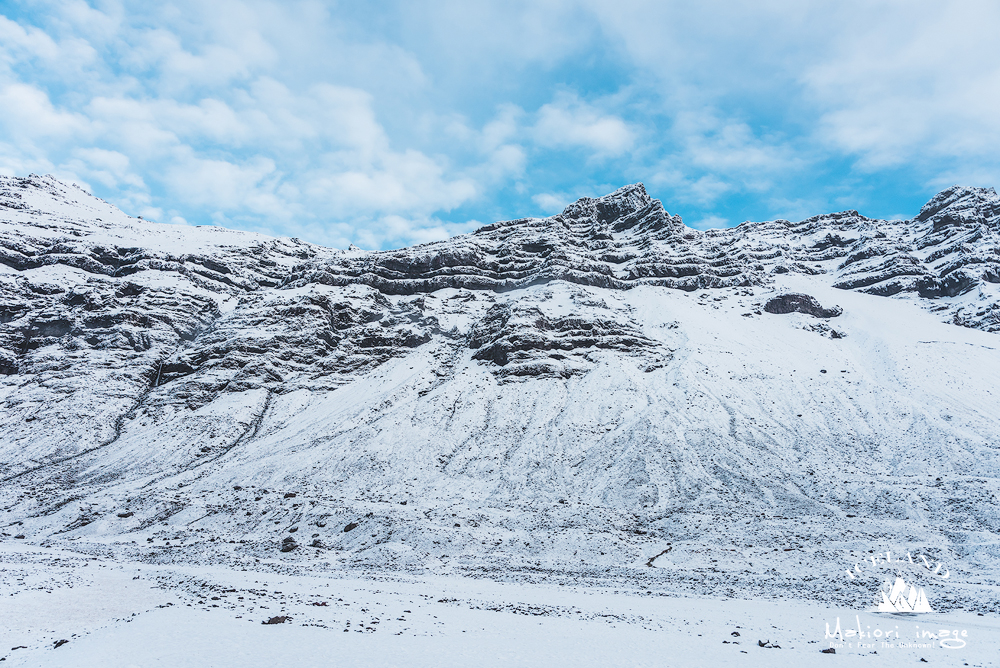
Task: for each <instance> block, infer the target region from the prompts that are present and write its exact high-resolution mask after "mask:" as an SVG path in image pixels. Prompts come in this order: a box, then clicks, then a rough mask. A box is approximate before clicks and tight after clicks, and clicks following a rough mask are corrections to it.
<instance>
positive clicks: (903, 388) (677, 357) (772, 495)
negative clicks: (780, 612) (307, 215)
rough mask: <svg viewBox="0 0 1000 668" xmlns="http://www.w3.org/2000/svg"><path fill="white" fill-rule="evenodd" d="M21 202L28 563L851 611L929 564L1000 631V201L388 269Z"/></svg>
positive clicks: (7, 454) (575, 222)
mask: <svg viewBox="0 0 1000 668" xmlns="http://www.w3.org/2000/svg"><path fill="white" fill-rule="evenodd" d="M0 205H2V206H3V207H6V208H0V291H2V295H3V301H2V305H0V307H2V312H0V322H2V324H0V368H2V372H3V375H0V401H2V411H0V429H2V431H0V434H2V436H0V501H2V506H0V508H2V510H3V513H4V514H3V515H2V518H3V524H4V525H6V528H5V529H4V530H3V532H4V534H5V536H4V540H6V541H14V540H18V541H24V542H25V543H28V544H35V545H40V546H57V547H59V546H62V547H65V546H71V547H72V549H74V550H77V551H83V552H90V553H94V554H101V555H105V556H108V557H113V558H116V559H127V560H136V561H143V562H147V563H178V564H182V563H185V564H206V563H219V564H228V565H235V566H237V567H247V566H253V565H255V564H258V563H268V564H276V565H277V564H286V565H288V566H289V567H296V568H299V567H310V568H316V569H334V570H336V569H342V568H362V569H366V570H371V569H374V570H376V571H388V570H392V571H400V570H404V571H408V572H412V573H417V574H426V573H472V574H485V575H488V576H489V577H492V578H495V579H518V580H525V579H528V580H531V579H545V578H557V579H558V578H570V579H572V581H573V582H581V581H586V582H593V583H601V582H607V581H611V582H617V581H621V580H623V579H625V580H628V581H631V582H643V583H646V585H647V586H670V587H675V588H682V589H685V590H688V591H695V592H699V593H707V594H712V593H718V592H724V593H727V594H729V595H741V596H747V597H749V596H778V595H790V596H801V597H808V598H817V597H820V598H823V599H824V600H827V601H837V602H840V603H844V604H848V603H849V604H858V603H864V604H867V603H868V602H869V599H870V591H869V590H868V589H865V588H862V587H858V586H856V585H855V584H852V583H851V582H848V581H846V580H845V579H844V577H843V572H844V570H845V568H847V567H849V566H850V565H851V564H853V563H855V562H856V561H858V560H859V559H860V558H862V557H863V556H864V555H867V554H869V553H870V552H879V551H883V550H887V549H888V550H893V551H894V552H895V553H900V552H902V553H905V552H906V551H908V550H910V551H923V553H925V554H928V555H930V556H931V557H933V558H934V559H936V560H940V561H942V562H943V563H947V564H948V566H949V568H950V569H951V572H952V580H951V582H952V583H954V589H953V591H951V593H950V596H951V599H950V602H948V601H944V602H939V603H938V605H941V606H944V607H946V608H947V607H948V606H952V607H965V608H967V609H983V610H986V609H992V610H996V609H997V606H998V605H1000V596H998V595H997V594H996V591H997V590H996V585H997V576H998V574H1000V550H998V533H1000V512H998V510H997V507H998V502H1000V477H998V471H1000V451H998V448H997V443H998V442H1000V419H998V417H997V413H998V410H997V409H998V406H1000V397H998V396H997V390H996V387H995V378H997V376H998V373H1000V340H998V338H997V334H996V333H995V331H996V330H997V329H998V328H1000V321H998V319H997V317H996V314H997V313H1000V311H998V310H997V304H998V301H1000V289H998V284H997V281H1000V269H998V267H1000V255H998V248H1000V198H998V197H997V195H996V193H995V192H993V191H991V190H982V189H970V188H953V189H950V190H948V191H945V192H943V193H942V194H940V195H939V196H937V197H935V198H934V199H933V200H932V201H931V202H929V203H928V204H927V205H926V206H925V207H924V208H923V209H922V211H921V212H920V214H919V215H918V216H917V217H916V218H914V219H913V220H909V221H879V220H871V219H867V218H864V217H863V216H861V215H860V214H858V213H857V212H853V211H850V212H844V213H839V214H831V215H826V216H819V217H815V218H811V219H808V220H806V221H801V222H798V223H791V222H788V221H773V222H765V223H746V224H744V225H742V226H740V227H738V228H734V229H731V230H713V231H708V232H699V231H696V230H692V229H690V228H687V227H685V226H684V225H683V223H682V221H681V220H680V218H679V217H677V216H670V215H669V214H667V213H666V211H664V209H663V206H662V205H661V203H660V202H659V201H657V200H654V199H651V198H649V196H648V195H647V194H646V192H645V189H644V188H643V187H642V186H641V185H636V186H628V187H626V188H623V189H620V190H619V191H616V192H615V193H612V194H611V195H608V196H606V197H603V198H598V199H585V200H581V201H579V202H577V203H575V204H573V205H571V206H570V207H568V208H567V209H566V211H565V212H563V213H562V214H560V215H558V216H554V217H552V218H546V219H525V220H519V221H511V222H505V223H496V224H494V225H490V226H487V227H485V228H483V229H481V230H479V231H477V232H476V233H474V234H471V235H466V236H463V237H456V238H454V239H450V240H448V241H444V242H439V243H435V244H426V245H423V246H418V247H414V248H410V249H402V250H397V251H387V252H371V253H367V252H363V251H357V250H353V249H352V250H350V251H335V250H329V249H324V248H320V247H316V246H312V245H309V244H305V243H302V242H299V241H297V240H294V239H272V238H268V237H264V236H261V235H255V234H249V233H242V232H233V231H228V230H222V229H219V228H189V227H178V226H169V225H159V224H156V223H151V222H147V221H141V220H138V219H133V218H129V217H127V216H125V215H124V214H122V213H121V212H120V211H117V210H116V209H114V208H113V207H111V206H110V205H108V204H107V203H104V202H101V201H100V200H96V199H94V198H92V197H90V196H89V195H87V194H85V193H83V192H82V191H79V190H78V189H75V188H73V187H72V186H66V185H64V184H61V183H59V182H58V181H56V180H54V179H52V178H51V177H30V178H27V179H11V178H6V177H0ZM790 294H801V295H808V296H809V297H811V298H812V299H809V298H806V297H789V296H788V295H790ZM834 307H839V308H834ZM15 535H23V536H24V538H23V539H15V538H14V536H15ZM283 550H284V551H283ZM657 555H659V556H657ZM275 567H277V566H275Z"/></svg>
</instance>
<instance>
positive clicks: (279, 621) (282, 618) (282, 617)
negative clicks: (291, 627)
mask: <svg viewBox="0 0 1000 668" xmlns="http://www.w3.org/2000/svg"><path fill="white" fill-rule="evenodd" d="M289 619H291V617H289V616H288V615H279V616H277V617H271V619H269V620H267V621H266V622H261V624H284V623H285V622H287V621H288V620H289Z"/></svg>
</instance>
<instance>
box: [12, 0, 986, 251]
mask: <svg viewBox="0 0 1000 668" xmlns="http://www.w3.org/2000/svg"><path fill="white" fill-rule="evenodd" d="M998 34H1000V3H997V2H995V0H987V1H983V2H977V1H976V0H962V1H959V2H945V1H940V2H924V1H921V0H906V1H899V2H895V1H892V2H879V1H878V0H865V1H863V2H855V1H853V0H839V1H837V2H801V0H791V1H785V0H755V1H754V2H735V1H729V2H713V1H711V0H702V1H701V2H697V3H693V2H688V1H684V2H674V1H671V0H655V1H645V0H579V1H576V2H571V1H568V0H566V1H564V0H531V1H530V2H520V1H518V0H504V1H503V2H491V1H489V0H476V1H475V2H471V1H469V0H457V1H452V0H438V1H436V2H424V1H422V0H404V1H400V2H393V1H390V0H386V1H378V0H368V1H365V2H357V1H354V2H342V3H341V2H333V1H322V2H320V1H302V2H298V1H295V0H283V1H281V2H269V1H266V0H259V1H243V0H214V1H213V2H203V1H200V0H199V1H195V0H192V1H190V2H189V1H187V0H177V1H173V2H138V1H136V2H130V1H124V2H123V1H120V0H109V1H104V0H90V1H89V2H85V1H83V0H5V1H4V2H3V4H2V5H0V173H4V174H10V175H27V174H29V173H32V172H34V173H52V174H55V175H56V176H59V177H61V178H64V179H67V180H72V181H75V182H77V183H79V184H81V185H83V186H85V187H86V188H88V189H90V190H91V191H92V192H94V193H95V194H96V195H98V196H101V197H103V198H105V199H107V200H109V201H111V202H114V203H116V204H118V205H119V206H120V207H121V208H122V209H124V210H125V211H126V212H128V213H131V214H133V215H143V216H144V217H148V218H153V219H155V220H158V221H161V222H175V223H185V222H186V223H190V224H212V223H214V224H220V225H225V226H228V227H235V228H240V229H251V230H258V231H263V232H268V233H271V234H282V235H288V236H298V237H301V238H303V239H305V240H308V241H313V242H316V243H322V244H326V245H332V246H337V247H344V246H346V245H347V244H349V243H355V244H357V245H359V246H361V247H364V248H392V247H398V246H402V245H408V244H412V243H418V242H423V241H430V240H434V239H439V238H443V237H446V236H448V235H451V234H458V233H462V232H467V231H470V230H472V229H474V228H475V227H477V226H478V225H481V224H484V223H488V222H492V221H494V220H503V219H510V218H517V217H521V216H528V215H548V214H552V213H555V212H558V211H559V210H561V209H562V207H563V206H565V205H566V204H567V203H568V202H570V201H572V200H573V199H575V198H577V197H580V196H584V195H590V196H597V195H601V194H604V193H606V192H609V191H611V190H613V189H615V188H617V187H619V186H621V185H623V184H626V183H632V182H636V181H642V182H644V183H645V184H646V187H647V189H648V190H649V192H650V193H651V194H652V195H653V196H654V197H658V198H659V199H661V200H663V202H664V205H665V206H666V208H667V209H668V210H669V211H670V212H671V213H679V214H680V215H682V216H683V217H684V220H685V222H687V223H688V224H689V225H692V226H694V227H701V228H704V227H721V226H727V225H734V224H738V223H740V222H742V221H744V220H748V219H750V220H764V219H772V218H777V217H783V218H788V219H793V220H796V219H801V218H804V217H807V216H809V215H813V214H816V213H823V212H827V211H836V210H842V209H846V208H856V209H859V210H860V211H861V212H862V213H864V214H866V215H869V216H877V217H899V216H904V217H909V216H912V215H913V214H914V213H916V211H917V210H918V209H919V207H920V205H921V204H922V203H923V202H924V201H926V200H927V199H928V198H929V197H930V196H931V195H933V193H935V192H936V191H937V190H939V189H941V188H942V187H946V186H949V185H952V184H954V183H962V184H968V185H981V186H1000V38H998V37H997V35H998Z"/></svg>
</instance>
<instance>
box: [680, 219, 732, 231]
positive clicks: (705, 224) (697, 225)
mask: <svg viewBox="0 0 1000 668" xmlns="http://www.w3.org/2000/svg"><path fill="white" fill-rule="evenodd" d="M685 225H687V226H688V227H693V228H694V229H696V230H717V229H720V228H723V227H728V226H729V221H728V220H726V219H725V218H722V217H721V216H705V217H704V218H701V219H699V220H696V221H694V222H693V223H688V222H686V221H685Z"/></svg>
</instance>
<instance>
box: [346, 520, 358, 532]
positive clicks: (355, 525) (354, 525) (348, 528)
mask: <svg viewBox="0 0 1000 668" xmlns="http://www.w3.org/2000/svg"><path fill="white" fill-rule="evenodd" d="M357 528H358V523H357V522H351V523H350V524H348V525H347V526H346V527H344V533H347V532H348V531H352V530H354V529H357Z"/></svg>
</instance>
